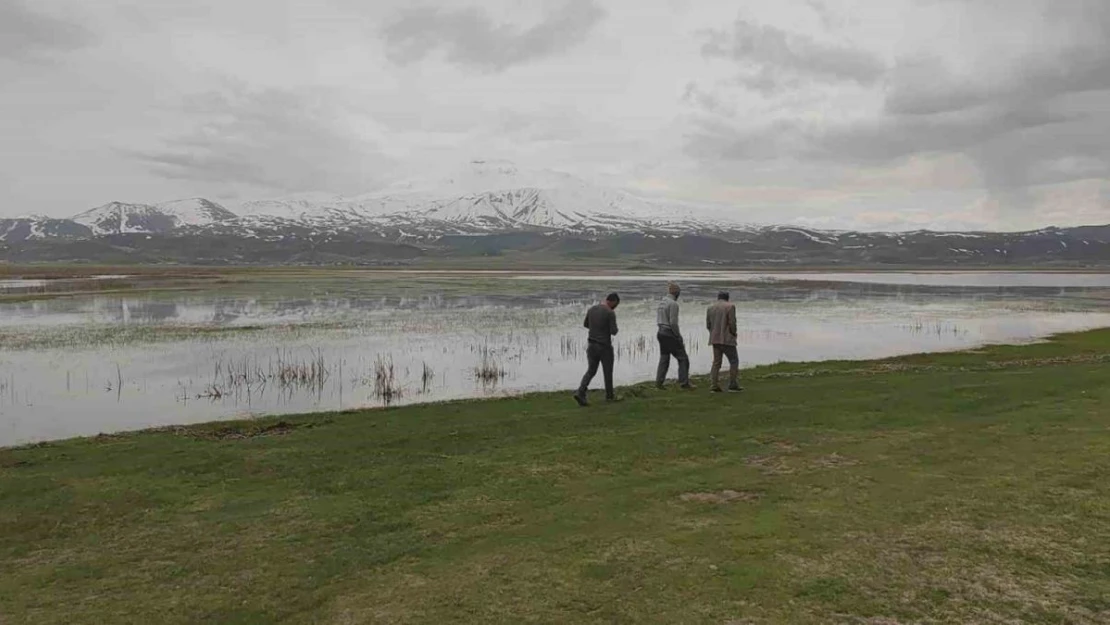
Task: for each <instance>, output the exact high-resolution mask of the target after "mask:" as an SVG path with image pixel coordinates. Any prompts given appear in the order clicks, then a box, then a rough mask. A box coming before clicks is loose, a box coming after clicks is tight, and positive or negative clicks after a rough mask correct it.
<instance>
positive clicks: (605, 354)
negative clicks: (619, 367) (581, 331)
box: [578, 343, 613, 399]
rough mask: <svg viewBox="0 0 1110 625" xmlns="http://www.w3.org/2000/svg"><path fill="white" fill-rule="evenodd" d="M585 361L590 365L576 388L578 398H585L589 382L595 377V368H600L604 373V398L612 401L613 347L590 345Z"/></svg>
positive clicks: (597, 344)
mask: <svg viewBox="0 0 1110 625" xmlns="http://www.w3.org/2000/svg"><path fill="white" fill-rule="evenodd" d="M586 360H587V362H589V363H590V365H589V368H588V369H586V375H585V376H583V377H582V384H581V385H580V386H579V387H578V396H579V397H585V396H586V391H587V390H589V388H590V382H593V381H594V376H595V375H597V367H598V365H600V366H601V368H602V370H603V371H604V373H605V397H606V398H608V399H613V346H612V345H602V344H601V343H590V346H589V347H588V348H587V349H586Z"/></svg>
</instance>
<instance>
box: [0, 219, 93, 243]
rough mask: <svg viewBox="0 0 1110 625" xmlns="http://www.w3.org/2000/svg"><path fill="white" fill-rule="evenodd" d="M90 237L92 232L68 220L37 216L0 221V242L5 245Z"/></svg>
mask: <svg viewBox="0 0 1110 625" xmlns="http://www.w3.org/2000/svg"><path fill="white" fill-rule="evenodd" d="M91 236H93V233H92V230H90V229H89V228H88V227H86V226H83V225H81V224H78V223H75V222H73V221H71V220H69V219H51V218H50V217H42V216H38V215H33V216H28V217H16V218H14V219H0V241H3V242H5V243H17V242H23V241H34V240H37V239H83V238H89V237H91Z"/></svg>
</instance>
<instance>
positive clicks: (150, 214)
mask: <svg viewBox="0 0 1110 625" xmlns="http://www.w3.org/2000/svg"><path fill="white" fill-rule="evenodd" d="M73 221H75V222H77V223H79V224H81V225H83V226H86V227H87V228H89V229H90V230H92V232H93V234H97V235H105V234H123V233H132V232H148V233H149V232H167V231H169V230H173V229H174V228H175V227H176V225H177V224H176V223H175V221H174V219H173V218H172V217H170V216H169V215H167V214H165V213H163V212H161V211H160V210H158V209H157V208H156V207H154V206H151V205H149V204H125V203H123V202H109V203H108V204H105V205H104V206H98V207H96V208H94V209H91V210H87V211H85V212H83V213H80V214H78V215H76V216H74V217H73Z"/></svg>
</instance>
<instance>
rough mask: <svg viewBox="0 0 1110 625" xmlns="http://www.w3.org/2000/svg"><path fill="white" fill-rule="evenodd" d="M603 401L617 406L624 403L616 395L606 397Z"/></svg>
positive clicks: (621, 398) (622, 399)
mask: <svg viewBox="0 0 1110 625" xmlns="http://www.w3.org/2000/svg"><path fill="white" fill-rule="evenodd" d="M605 401H607V402H609V403H610V404H619V403H620V402H622V401H624V398H623V397H621V396H620V395H616V396H614V397H606V398H605Z"/></svg>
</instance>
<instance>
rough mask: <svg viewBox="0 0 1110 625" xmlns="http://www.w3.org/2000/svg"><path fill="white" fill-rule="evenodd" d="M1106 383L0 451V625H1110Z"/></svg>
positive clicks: (705, 396) (967, 382) (308, 424)
mask: <svg viewBox="0 0 1110 625" xmlns="http://www.w3.org/2000/svg"><path fill="white" fill-rule="evenodd" d="M1108 353H1110V331H1099V332H1092V333H1086V334H1078V335H1069V336H1064V337H1059V338H1058V339H1056V340H1054V341H1052V342H1048V343H1044V344H1038V345H1032V346H1026V347H995V348H989V349H984V350H980V351H978V352H974V353H961V354H946V355H935V356H913V357H908V358H902V359H894V360H888V361H883V362H875V363H823V364H811V365H782V366H776V367H768V368H761V369H757V370H753V371H750V372H746V373H747V375H746V376H745V377H746V384H747V386H748V391H747V393H746V394H743V395H740V396H731V395H730V396H711V395H710V394H709V393H707V392H704V388H705V387H704V385H703V387H702V388H703V390H702V391H699V392H696V393H683V392H680V391H677V390H671V391H664V392H656V391H653V390H647V389H644V388H633V389H626V393H627V394H628V395H629V398H628V400H627V401H625V402H624V403H621V404H616V405H606V404H604V403H598V404H597V405H596V406H594V407H591V408H590V409H586V410H583V409H579V408H577V407H576V406H575V405H574V404H573V402H572V401H571V400H570V397H569V395H567V394H566V393H560V394H548V395H536V396H530V397H525V398H521V399H511V400H499V401H484V402H462V403H453V404H444V405H434V406H421V407H409V408H400V409H392V410H383V411H370V412H362V413H346V414H333V415H315V416H303V417H294V418H285V419H280V420H279V419H269V420H261V421H253V422H243V423H231V424H228V423H224V424H211V425H205V426H199V427H189V428H176V429H170V430H165V431H160V432H145V433H135V434H124V435H118V436H110V437H101V438H99V439H86V440H77V441H67V442H60V443H55V444H48V445H43V446H37V447H31V448H23V449H14V450H0V571H2V574H0V622H3V623H13V624H14V623H20V624H23V623H28V624H36V623H244V624H248V623H249V624H257V623H335V624H340V623H717V624H725V623H733V624H739V623H865V624H873V625H879V624H894V623H1045V624H1050V623H1051V624H1057V623H1061V624H1062V623H1106V622H1110V479H1107V476H1110V409H1108V406H1110V368H1108V367H1107V366H1106V360H1107V359H1106V357H1105V355H1106V354H1108Z"/></svg>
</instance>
